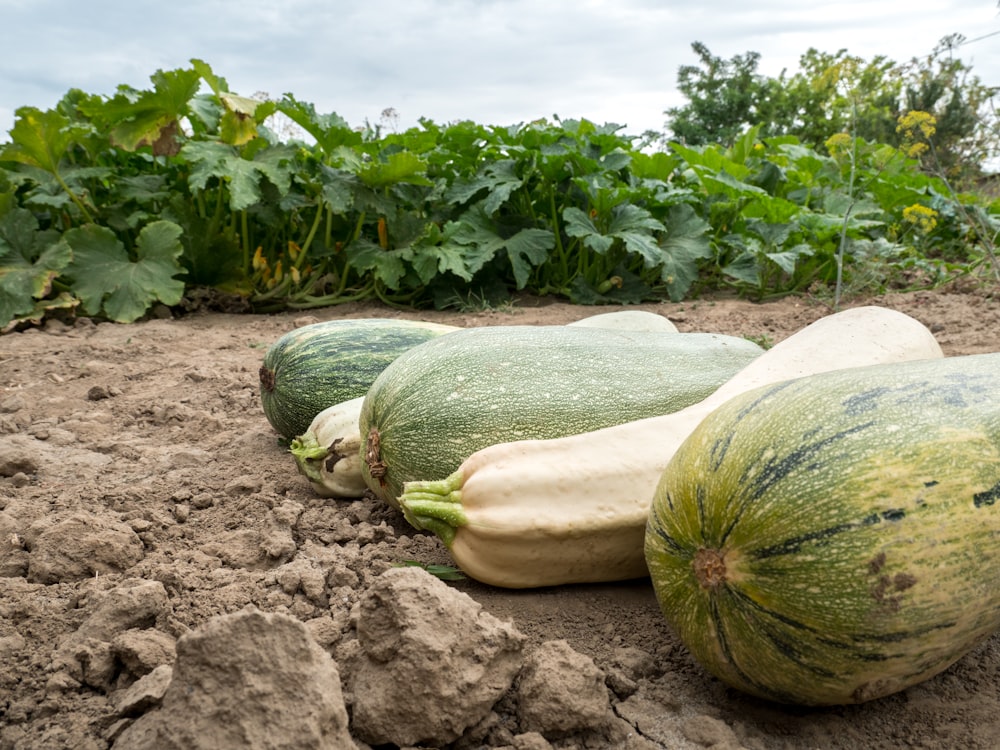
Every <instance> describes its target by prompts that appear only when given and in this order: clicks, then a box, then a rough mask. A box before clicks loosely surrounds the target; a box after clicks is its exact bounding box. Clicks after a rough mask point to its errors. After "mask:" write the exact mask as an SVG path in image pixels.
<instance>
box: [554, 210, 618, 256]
mask: <svg viewBox="0 0 1000 750" xmlns="http://www.w3.org/2000/svg"><path fill="white" fill-rule="evenodd" d="M563 222H564V224H565V229H566V234H568V235H569V236H570V237H577V238H579V239H582V240H583V244H584V245H585V246H587V247H588V248H590V249H591V250H593V251H594V252H595V253H600V254H601V255H603V254H604V253H606V252H607V251H608V250H610V249H611V246H612V245H613V244H614V243H615V239H614V237H607V236H605V235H603V234H601V231H600V230H599V229H598V228H597V225H596V224H594V221H593V219H591V218H590V217H589V216H588V215H587V214H586V213H585V212H584V211H583V209H580V208H577V207H576V206H569V207H567V208H566V209H564V210H563Z"/></svg>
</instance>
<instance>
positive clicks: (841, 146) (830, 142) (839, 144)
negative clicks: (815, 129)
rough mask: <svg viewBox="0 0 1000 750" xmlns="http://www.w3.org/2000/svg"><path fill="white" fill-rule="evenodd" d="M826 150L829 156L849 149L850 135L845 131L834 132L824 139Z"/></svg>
mask: <svg viewBox="0 0 1000 750" xmlns="http://www.w3.org/2000/svg"><path fill="white" fill-rule="evenodd" d="M825 145H826V150H827V151H829V152H830V156H836V155H837V154H840V153H843V152H845V151H849V150H850V148H851V136H850V135H849V134H847V133H834V134H833V135H831V136H830V137H829V138H827V139H826V144H825Z"/></svg>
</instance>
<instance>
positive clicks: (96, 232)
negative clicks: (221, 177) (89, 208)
mask: <svg viewBox="0 0 1000 750" xmlns="http://www.w3.org/2000/svg"><path fill="white" fill-rule="evenodd" d="M180 235H181V228H180V227H179V226H178V225H177V224H174V223H173V222H172V221H156V222H153V223H152V224H148V225H147V226H146V227H145V228H143V230H142V231H141V232H140V233H139V237H138V239H137V240H136V247H135V255H136V260H134V261H132V260H131V259H130V258H129V255H128V252H127V251H126V250H125V247H124V246H123V245H122V243H121V242H120V241H119V240H118V239H117V237H116V236H115V234H114V232H112V231H111V230H109V229H106V228H104V227H99V226H96V225H94V224H88V225H87V226H84V227H80V228H79V229H71V230H69V231H68V232H66V233H65V234H64V235H63V236H64V238H65V239H66V242H68V243H69V245H70V247H72V248H73V256H74V257H73V262H72V263H71V264H70V266H69V268H68V269H67V272H68V274H69V276H70V277H71V278H72V279H73V284H72V290H73V292H74V293H75V294H76V295H77V296H78V297H79V298H80V300H81V302H82V303H83V309H84V310H85V311H86V312H87V314H88V315H97V314H99V313H101V312H102V311H103V313H104V314H105V315H106V316H107V317H108V318H109V319H110V320H113V321H115V322H118V323H131V322H132V321H134V320H136V319H138V318H139V317H141V316H142V315H143V314H144V313H145V312H146V310H147V309H148V308H149V306H150V305H152V304H153V303H155V302H162V303H164V304H166V305H176V304H177V303H178V302H180V301H181V298H182V297H183V295H184V282H183V281H181V280H180V279H177V278H174V277H176V276H179V275H181V274H183V273H184V269H183V268H182V267H181V266H180V264H179V263H178V258H179V257H180V255H181V253H182V252H183V247H182V246H181V242H180Z"/></svg>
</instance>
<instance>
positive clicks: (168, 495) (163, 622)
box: [0, 291, 1000, 750]
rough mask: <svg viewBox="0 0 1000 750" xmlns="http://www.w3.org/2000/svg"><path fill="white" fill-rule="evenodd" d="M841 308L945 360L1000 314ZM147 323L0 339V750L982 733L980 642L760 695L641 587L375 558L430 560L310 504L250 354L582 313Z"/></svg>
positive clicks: (358, 515) (989, 655)
mask: <svg viewBox="0 0 1000 750" xmlns="http://www.w3.org/2000/svg"><path fill="white" fill-rule="evenodd" d="M863 302H864V303H874V304H881V305H885V306H888V307H892V308H896V309H899V310H902V311H903V312H906V313H908V314H910V315H912V316H914V317H916V318H917V319H919V320H920V321H922V322H923V323H924V324H925V325H927V326H928V327H929V328H930V329H931V330H932V331H933V332H934V334H935V335H936V336H937V338H938V340H939V341H940V343H941V345H942V348H943V349H944V351H945V353H946V354H947V355H957V354H973V353H980V352H990V351H998V350H1000V302H998V300H997V299H996V298H995V297H991V296H990V295H988V294H985V293H983V292H982V291H971V292H964V293H956V292H951V293H949V292H934V293H929V292H921V293H908V294H894V295H887V296H884V297H879V298H876V299H869V300H864V301H863ZM853 304H862V301H856V302H855V303H853ZM643 307H644V308H645V309H648V310H653V311H656V312H660V313H662V314H665V315H667V316H668V317H670V318H671V319H672V320H673V321H674V322H675V323H676V324H677V326H678V327H679V328H680V329H681V330H682V331H712V332H720V333H728V334H735V335H747V336H753V337H766V338H767V339H769V340H770V341H772V342H777V341H779V340H781V339H782V338H784V337H785V336H787V335H789V334H791V333H792V332H794V331H796V330H798V329H799V328H801V327H802V326H804V325H806V324H808V323H810V322H812V321H813V320H815V319H817V318H819V317H820V316H822V315H824V314H826V313H827V312H828V311H829V310H828V308H827V307H825V306H824V305H822V304H820V303H818V302H815V301H810V300H804V299H785V300H781V301H778V302H772V303H766V304H753V303H749V302H745V301H740V300H733V299H714V300H712V299H708V300H702V301H697V302H688V303H683V304H660V305H645V306H643ZM602 311H603V310H602ZM160 312H161V313H162V317H159V318H155V319H151V320H148V321H145V322H140V323H136V324H132V325H114V324H108V323H101V324H94V323H93V322H91V321H89V320H86V319H79V320H75V321H70V322H69V323H60V322H50V323H48V324H47V325H46V326H45V327H44V328H42V329H40V330H39V329H33V330H27V331H23V332H16V333H8V334H6V335H3V336H0V388H2V390H0V750H14V749H15V748H16V750H43V749H44V750H61V749H66V750H70V749H72V750H97V749H101V750H103V749H104V748H114V749H115V750H134V749H136V748H149V749H151V750H152V749H153V748H157V749H159V748H168V749H169V748H178V749H179V748H188V749H189V748H212V749H213V750H230V749H233V750H235V749H236V748H296V749H298V748H353V747H357V748H368V747H373V748H383V747H384V748H395V747H436V748H449V749H455V750H458V749H460V748H461V749H465V748H516V749H517V750H547V749H548V748H626V749H630V750H656V749H658V748H670V749H671V750H673V749H675V748H679V749H684V748H716V750H722V749H724V748H725V749H730V750H735V749H736V748H748V749H752V750H780V749H782V748H787V749H788V750H793V749H794V750H799V749H800V748H801V749H803V750H804V749H807V748H808V749H812V748H824V749H829V748H859V747H865V748H902V747H907V748H909V747H913V748H941V749H944V748H956V747H962V748H991V747H996V746H997V745H998V743H1000V638H998V637H997V636H994V637H993V638H991V639H989V640H987V641H986V642H985V643H983V644H982V645H981V646H980V647H978V648H977V649H976V650H975V651H973V652H972V653H970V654H969V655H967V656H966V657H965V658H963V659H962V660H961V661H960V662H958V663H957V664H956V665H954V666H953V667H952V668H950V669H949V670H947V671H946V672H945V673H943V674H941V675H939V676H938V677H936V678H934V679H932V680H930V681H928V682H926V683H923V684H921V685H918V686H916V687H913V688H910V689H909V690H906V691H904V692H902V693H899V694H897V695H894V696H891V697H888V698H885V699H881V700H878V701H875V702H872V703H867V704H863V705H860V706H848V707H839V708H831V709H801V708H789V707H781V706H776V705H771V704H768V703H765V702H761V701H757V700H754V699H751V698H748V697H746V696H744V695H741V694H739V693H736V692H734V691H732V690H729V689H727V688H725V687H724V686H722V685H721V684H720V683H719V682H717V681H716V680H714V679H712V678H711V677H709V676H707V675H706V673H705V672H703V671H702V670H701V669H700V668H699V667H698V666H697V664H695V663H694V661H693V660H692V659H691V657H690V656H689V654H688V653H687V651H686V650H685V649H684V648H683V647H682V646H681V645H680V644H679V643H678V641H677V639H676V637H675V636H674V634H673V633H672V632H671V631H670V629H669V628H668V627H667V625H666V624H665V622H664V621H663V619H662V617H661V615H660V613H659V611H658V609H657V605H656V601H655V599H654V596H653V591H652V588H651V586H650V584H649V582H648V581H646V580H639V581H632V582H627V583H619V584H607V585H592V586H586V585H584V586H571V587H560V588H551V589H542V590H534V591H530V590H529V591H507V590H501V589H495V588H490V587H488V586H484V585H481V584H478V583H476V582H475V581H471V580H461V581H456V582H448V583H445V582H442V581H440V580H438V579H436V578H434V577H432V576H431V575H429V574H428V573H426V572H425V571H423V570H422V569H420V568H416V567H399V566H397V565H396V564H397V563H400V562H404V561H419V562H422V563H443V564H447V563H448V562H449V558H448V555H447V552H446V551H445V550H444V549H443V547H441V545H440V544H439V543H438V542H437V540H436V539H435V538H434V537H432V536H428V535H426V534H424V533H419V532H415V531H414V530H413V529H411V528H410V527H409V526H408V525H407V524H406V522H405V521H404V520H403V519H402V517H401V516H400V515H399V514H398V513H396V512H395V511H393V510H392V509H390V508H388V507H385V506H383V505H380V504H378V503H377V502H376V501H374V500H370V499H359V500H353V501H352V500H347V501H333V500H326V499H322V498H319V497H317V496H316V495H315V494H314V493H313V492H312V490H311V487H310V485H309V484H308V483H307V482H306V480H305V479H304V478H302V477H301V476H299V475H298V473H297V472H296V469H295V465H294V462H293V461H292V459H291V457H290V456H289V455H288V453H287V452H286V451H285V450H284V448H283V447H282V446H281V445H280V444H279V443H278V441H277V439H276V435H275V433H274V432H273V431H272V430H271V428H270V425H269V424H268V423H267V421H266V419H265V417H264V414H263V412H262V409H261V405H260V399H259V393H258V382H257V371H258V368H259V366H260V363H261V360H262V358H263V355H264V352H265V350H266V348H267V347H268V346H269V345H270V344H271V343H272V342H274V341H275V340H276V339H277V338H278V337H279V336H280V335H281V334H282V333H284V332H286V331H288V330H290V329H292V328H294V327H296V326H299V325H304V324H306V323H310V322H316V321H317V320H327V319H332V318H337V317H422V318H424V319H432V320H439V321H443V322H449V323H453V324H458V325H464V326H479V325H491V324H554V323H566V322H570V321H571V320H574V319H577V318H581V317H584V316H586V315H589V314H593V313H594V312H595V311H594V310H593V309H590V308H579V307H573V306H571V305H567V304H561V303H553V302H549V301H539V300H525V301H523V302H521V303H520V304H519V305H517V306H514V307H511V308H505V309H504V310H501V311H485V312H479V313H467V314H465V313H463V314H458V313H440V312H426V313H416V312H414V313H403V312H399V311H397V310H390V309H387V308H382V307H377V306H371V305H350V306H344V307H339V308H330V309H324V310H320V311H317V312H315V313H313V314H312V315H309V316H301V315H291V314H289V315H276V316H270V317H260V316H249V315H232V314H223V313H192V314H187V315H184V316H182V317H177V318H171V317H170V316H169V311H166V310H161V311H160Z"/></svg>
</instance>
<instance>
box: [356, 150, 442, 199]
mask: <svg viewBox="0 0 1000 750" xmlns="http://www.w3.org/2000/svg"><path fill="white" fill-rule="evenodd" d="M426 173H427V162H425V161H424V160H423V159H421V158H420V157H419V156H417V155H416V154H412V153H410V152H409V151H397V152H396V153H394V154H391V155H390V156H388V157H387V158H386V159H385V160H381V159H380V160H376V161H373V162H371V163H370V164H367V165H365V166H364V167H362V168H361V169H360V170H359V171H358V177H359V178H360V179H361V181H362V182H363V183H364V184H365V185H367V186H368V187H370V188H372V189H375V190H378V189H380V188H385V187H388V186H389V185H395V184H396V183H399V182H408V183H410V184H412V185H433V184H434V183H433V182H431V181H430V180H428V179H427V177H426Z"/></svg>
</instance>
